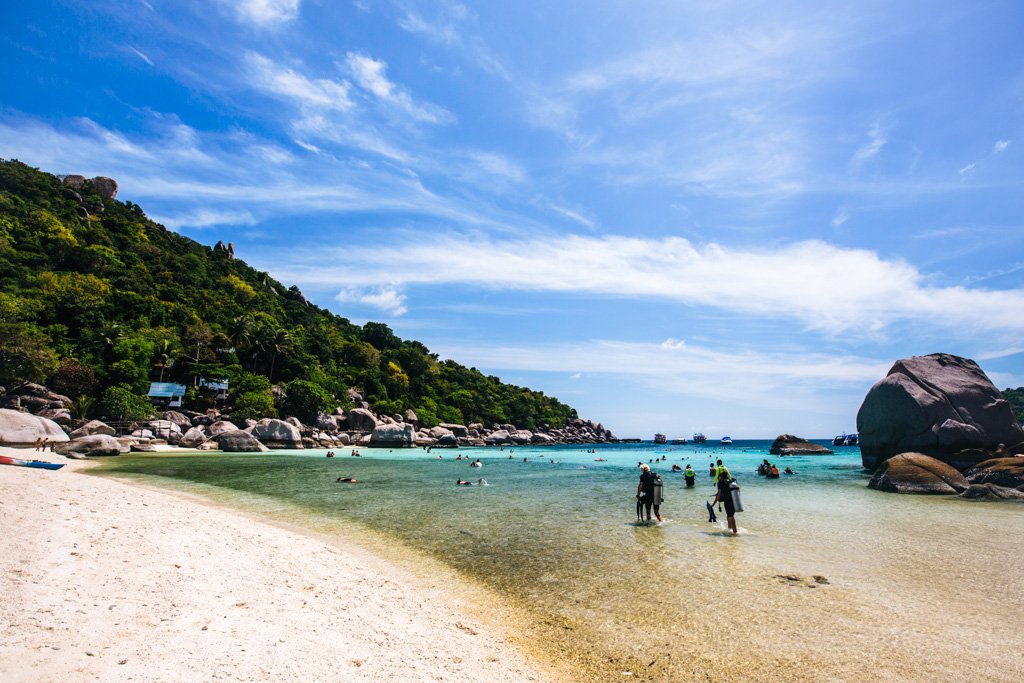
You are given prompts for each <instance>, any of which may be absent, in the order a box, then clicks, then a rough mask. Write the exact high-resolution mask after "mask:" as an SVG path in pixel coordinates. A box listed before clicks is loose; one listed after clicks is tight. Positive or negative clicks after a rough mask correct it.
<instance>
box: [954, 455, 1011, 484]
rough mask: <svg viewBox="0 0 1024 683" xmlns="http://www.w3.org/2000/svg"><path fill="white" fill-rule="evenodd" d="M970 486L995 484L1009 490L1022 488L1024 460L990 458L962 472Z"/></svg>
mask: <svg viewBox="0 0 1024 683" xmlns="http://www.w3.org/2000/svg"><path fill="white" fill-rule="evenodd" d="M964 476H965V477H967V481H969V482H971V483H972V484H995V485H996V486H1002V487H1006V488H1011V489H1018V488H1020V487H1022V486H1024V458H1022V457H1020V456H1014V457H1009V458H992V459H990V460H984V461H982V462H979V463H978V464H977V465H975V466H974V467H971V468H969V469H968V470H967V471H966V472H964Z"/></svg>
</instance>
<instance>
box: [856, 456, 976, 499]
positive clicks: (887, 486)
mask: <svg viewBox="0 0 1024 683" xmlns="http://www.w3.org/2000/svg"><path fill="white" fill-rule="evenodd" d="M868 487H869V488H873V489H877V490H879V491H888V492H890V493H933V494H956V493H960V492H962V491H965V490H966V489H967V487H968V482H967V479H966V478H965V477H964V475H962V474H960V472H959V471H957V470H956V469H955V468H953V467H951V466H950V465H947V464H946V463H944V462H942V461H940V460H936V459H935V458H932V457H930V456H927V455H924V454H923V453H901V454H900V455H897V456H895V457H892V458H889V459H888V460H886V461H885V462H883V463H882V464H881V465H880V466H879V468H878V470H876V471H875V474H874V476H872V477H871V481H870V482H869V483H868Z"/></svg>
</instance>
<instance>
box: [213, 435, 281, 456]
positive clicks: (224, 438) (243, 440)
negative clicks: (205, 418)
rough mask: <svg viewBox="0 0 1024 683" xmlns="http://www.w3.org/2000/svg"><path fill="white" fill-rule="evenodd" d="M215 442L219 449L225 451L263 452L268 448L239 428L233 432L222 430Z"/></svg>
mask: <svg viewBox="0 0 1024 683" xmlns="http://www.w3.org/2000/svg"><path fill="white" fill-rule="evenodd" d="M217 443H218V444H219V445H220V449H221V450H222V451H224V452H226V453H265V452H267V451H269V450H270V449H269V448H267V447H266V446H264V445H263V444H261V443H260V442H259V440H258V439H257V438H256V437H255V436H253V435H252V434H250V433H249V432H244V431H242V430H241V429H235V431H233V432H223V433H221V434H220V435H219V436H217Z"/></svg>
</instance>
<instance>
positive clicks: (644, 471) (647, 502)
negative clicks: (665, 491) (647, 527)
mask: <svg viewBox="0 0 1024 683" xmlns="http://www.w3.org/2000/svg"><path fill="white" fill-rule="evenodd" d="M641 507H642V508H643V512H644V513H646V516H647V521H648V522H649V521H651V508H652V507H653V508H654V516H655V518H657V520H658V521H659V522H660V521H662V518H661V512H660V511H659V508H660V507H661V477H660V476H659V475H657V474H655V473H654V472H651V468H650V467H649V466H648V465H647V464H645V463H641V464H640V482H639V483H638V484H637V486H636V516H637V519H641ZM641 521H642V520H641Z"/></svg>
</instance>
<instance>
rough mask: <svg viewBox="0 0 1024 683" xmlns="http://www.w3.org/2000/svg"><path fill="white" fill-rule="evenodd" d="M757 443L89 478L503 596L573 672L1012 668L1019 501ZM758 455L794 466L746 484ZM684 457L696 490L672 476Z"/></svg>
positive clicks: (752, 675) (396, 453) (259, 464)
mask: <svg viewBox="0 0 1024 683" xmlns="http://www.w3.org/2000/svg"><path fill="white" fill-rule="evenodd" d="M769 446H770V442H768V441H735V442H734V443H733V444H732V445H731V446H727V447H726V446H717V445H705V446H694V445H684V446H666V445H654V444H651V443H640V444H615V445H598V446H594V447H590V446H586V447H585V446H555V447H550V446H549V447H513V448H504V449H499V448H486V449H484V448H475V449H474V448H463V449H436V448H435V449H433V450H431V451H429V452H427V451H426V450H424V449H415V450H412V449H409V450H401V449H396V450H388V449H360V453H361V454H362V457H352V456H350V455H349V452H350V449H335V450H336V452H337V453H338V455H337V457H334V458H326V457H325V455H326V451H325V450H305V451H277V452H274V453H269V454H216V455H206V454H203V455H188V456H164V455H145V456H128V457H126V456H121V457H119V458H117V459H116V460H112V461H110V463H109V464H108V465H107V467H106V468H104V472H106V473H110V474H112V475H114V476H120V477H131V478H140V479H143V480H145V481H147V482H150V483H160V484H161V485H164V486H172V487H175V488H178V489H182V490H186V491H189V492H192V493H198V494H201V495H204V496H206V497H209V498H212V499H214V500H217V501H218V502H221V503H225V504H229V505H234V506H238V507H241V508H244V509H246V510H249V511H254V512H257V513H259V514H263V515H267V516H269V517H271V518H274V519H277V520H280V521H287V522H290V523H293V524H299V525H301V526H305V527H307V528H310V529H312V530H315V531H317V532H319V533H326V534H328V535H329V534H332V533H338V534H342V533H345V534H349V535H351V534H352V533H353V530H355V533H356V534H357V536H358V532H359V530H363V531H365V532H366V533H365V534H362V535H361V536H359V538H361V540H362V542H363V543H364V544H365V545H367V546H368V547H369V548H370V549H371V550H373V551H376V552H380V553H381V554H384V555H389V556H391V557H395V556H396V555H401V553H402V549H407V550H408V551H409V553H410V554H415V555H423V556H426V557H429V558H432V560H433V561H436V562H440V563H442V564H443V565H445V566H447V567H450V568H451V569H452V570H454V571H455V572H457V573H458V574H460V575H462V576H465V577H468V578H469V579H470V580H472V581H474V582H477V583H479V584H480V585H483V586H484V587H486V588H487V589H489V591H490V592H492V593H493V594H495V595H498V596H501V597H502V598H503V599H505V600H507V601H509V602H510V603H511V604H514V605H515V606H516V607H517V609H518V612H517V614H519V615H520V616H521V621H519V622H517V623H516V624H515V625H514V627H515V628H516V630H517V632H518V633H519V634H520V635H521V637H522V638H523V639H527V640H529V641H531V643H532V645H534V646H535V649H538V650H540V651H542V652H544V653H546V654H547V655H548V656H552V657H554V656H557V657H558V658H559V659H560V660H561V661H562V663H566V662H569V663H570V664H571V665H572V666H573V667H576V671H578V672H579V677H580V679H581V680H622V679H623V678H626V679H632V680H659V681H671V680H691V679H697V678H700V679H707V678H711V679H713V680H829V681H833V680H882V679H885V678H890V679H891V678H896V679H899V680H966V679H971V680H1007V681H1010V680H1024V653H1022V651H1021V649H1020V648H1019V647H1013V646H1011V645H1010V644H1011V643H1015V642H1017V643H1019V637H1020V636H1019V626H1018V620H1019V614H1020V610H1021V608H1022V607H1024V597H1022V589H1024V580H1022V578H1021V571H1020V569H1021V560H1022V558H1024V506H1020V505H1015V504H1008V503H1002V504H1000V503H986V502H974V501H966V500H962V499H959V498H955V497H945V496H900V495H895V494H887V493H882V492H878V491H874V490H871V489H868V488H867V482H868V479H869V474H868V473H867V472H865V471H864V470H863V468H862V467H861V460H860V451H859V449H858V448H856V447H834V450H835V451H836V453H835V454H834V455H825V456H790V457H784V458H782V457H777V456H771V455H769V454H768V448H769ZM459 454H461V455H463V456H464V457H463V459H462V460H456V456H457V455H459ZM477 458H479V460H480V461H481V463H482V464H483V467H480V468H475V467H470V466H469V465H470V462H472V461H473V460H476V459H477ZM718 458H721V459H722V460H723V461H724V462H725V464H726V465H727V466H728V468H729V469H730V471H731V473H732V475H733V476H734V477H735V478H736V479H737V481H738V483H739V484H740V486H741V492H742V496H743V504H744V508H745V511H744V512H742V513H737V517H736V519H737V523H738V525H739V527H740V534H739V535H738V536H733V535H732V534H731V533H729V532H728V530H727V529H725V528H724V524H725V515H724V512H723V513H717V510H716V514H718V518H719V521H718V522H717V523H711V522H709V521H708V512H707V508H706V502H707V501H708V500H709V499H710V498H711V497H712V496H713V495H714V486H713V484H712V480H711V478H710V476H709V464H710V463H712V462H714V461H715V460H717V459H718ZM764 458H767V459H769V460H770V461H772V462H774V463H776V464H777V465H778V466H779V469H780V470H782V469H784V468H785V467H786V466H789V467H790V468H791V469H793V470H794V471H795V472H796V474H794V475H785V474H783V475H781V476H780V477H779V478H778V479H767V478H765V477H762V476H758V475H757V474H756V468H757V465H758V464H759V463H760V462H761V461H762V459H764ZM640 462H645V463H649V464H650V465H651V467H652V469H653V470H654V471H655V472H658V473H660V474H661V475H662V479H663V481H664V497H665V500H664V503H663V505H662V508H661V512H662V515H663V516H664V517H665V518H666V520H667V521H666V523H664V524H661V525H657V524H654V525H647V524H638V523H637V521H636V510H635V507H636V503H635V500H636V499H635V493H636V487H637V481H638V469H637V465H638V464H639V463H640ZM687 463H690V464H691V465H692V466H693V469H694V470H695V471H696V472H697V485H696V487H694V488H689V489H688V488H686V487H685V485H684V480H683V476H682V473H681V472H673V471H671V466H672V465H673V464H679V465H681V466H683V467H685V465H686V464H687ZM339 476H347V477H355V478H356V479H357V480H358V483H355V484H344V483H338V482H337V481H336V480H337V478H338V477H339ZM480 478H483V479H484V480H486V485H474V486H457V485H456V480H458V479H464V480H468V481H470V482H473V483H476V482H477V481H478V480H479V479H480ZM506 626H507V624H506Z"/></svg>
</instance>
